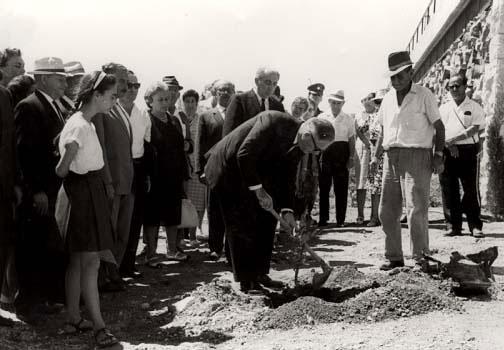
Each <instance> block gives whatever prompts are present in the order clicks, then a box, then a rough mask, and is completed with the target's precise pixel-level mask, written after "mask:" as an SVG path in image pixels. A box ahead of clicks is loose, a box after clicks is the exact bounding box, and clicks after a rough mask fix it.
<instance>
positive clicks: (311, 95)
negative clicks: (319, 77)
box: [308, 83, 325, 117]
mask: <svg viewBox="0 0 504 350" xmlns="http://www.w3.org/2000/svg"><path fill="white" fill-rule="evenodd" d="M324 90H325V86H324V84H322V83H315V84H311V85H310V86H308V100H309V101H310V103H311V104H312V106H313V108H314V109H315V110H314V112H313V116H314V117H316V116H318V115H319V114H321V113H322V111H321V110H320V108H319V105H320V102H321V101H322V97H323V96H324Z"/></svg>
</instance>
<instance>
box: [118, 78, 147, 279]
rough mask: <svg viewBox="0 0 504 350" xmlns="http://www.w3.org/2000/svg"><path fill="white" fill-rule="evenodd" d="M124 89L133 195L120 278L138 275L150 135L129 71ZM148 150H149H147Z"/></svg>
mask: <svg viewBox="0 0 504 350" xmlns="http://www.w3.org/2000/svg"><path fill="white" fill-rule="evenodd" d="M127 86H128V90H127V92H126V93H125V94H124V95H123V96H122V97H121V98H120V99H119V103H120V104H121V106H122V107H123V108H124V110H125V111H126V113H127V116H128V118H129V122H130V124H131V136H132V137H131V139H132V142H131V154H132V156H133V167H134V170H135V171H134V177H133V190H132V193H133V196H134V207H133V213H132V218H131V225H130V233H129V237H128V245H127V247H126V252H125V254H124V257H123V261H122V263H121V267H120V272H121V275H122V276H123V277H140V276H141V274H140V272H139V271H138V270H137V269H136V268H135V259H136V252H137V248H138V240H139V238H140V231H141V229H142V224H143V218H144V206H145V196H146V194H147V191H148V187H149V178H148V174H147V164H148V161H147V159H148V158H149V156H148V155H146V148H147V150H148V149H149V143H150V137H151V121H150V118H149V115H148V114H147V113H146V112H145V111H141V110H140V109H139V108H138V107H137V105H136V104H135V100H136V98H137V96H138V89H140V83H139V82H138V79H137V77H136V75H135V73H133V72H132V71H128V83H127ZM147 153H149V152H147Z"/></svg>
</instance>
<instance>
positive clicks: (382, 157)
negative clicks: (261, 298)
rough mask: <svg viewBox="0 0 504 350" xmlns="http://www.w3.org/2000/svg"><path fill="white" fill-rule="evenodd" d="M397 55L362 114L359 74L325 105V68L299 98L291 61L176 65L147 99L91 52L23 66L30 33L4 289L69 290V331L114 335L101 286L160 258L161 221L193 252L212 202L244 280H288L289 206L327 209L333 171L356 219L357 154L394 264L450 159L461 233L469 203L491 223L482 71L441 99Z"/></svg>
mask: <svg viewBox="0 0 504 350" xmlns="http://www.w3.org/2000/svg"><path fill="white" fill-rule="evenodd" d="M388 64H389V76H390V81H391V87H392V89H389V90H387V89H382V90H379V91H375V92H371V93H369V94H368V95H367V96H365V97H364V98H363V99H362V101H361V102H362V107H363V111H362V113H360V114H358V116H357V117H354V116H352V115H351V114H348V113H345V112H344V111H343V107H344V104H345V92H344V90H338V91H335V92H331V93H329V94H328V97H327V101H328V103H329V110H328V111H322V110H320V108H319V106H320V102H321V101H322V100H323V97H324V93H325V86H324V85H323V84H322V83H315V84H311V85H310V86H308V87H307V96H306V97H304V96H300V97H296V98H295V99H294V100H293V103H292V105H291V109H290V113H289V112H286V111H285V108H284V105H283V103H282V101H283V96H282V95H281V94H280V88H279V86H278V82H279V79H280V74H279V72H278V71H276V70H274V69H270V68H259V69H258V70H257V72H256V75H255V80H254V83H255V84H254V87H253V88H252V89H250V90H248V91H245V92H240V91H236V88H235V85H234V84H233V83H232V82H230V81H227V80H216V81H214V82H213V83H211V84H209V85H208V86H207V87H206V88H205V91H204V92H203V93H202V94H201V95H200V94H199V93H198V92H197V91H196V90H194V89H186V90H184V88H183V87H182V86H181V85H180V83H179V82H178V80H177V78H176V77H175V76H173V75H171V76H164V77H160V79H159V81H156V82H153V83H151V84H150V85H149V86H148V87H147V89H146V90H145V94H144V100H145V105H146V107H145V108H144V107H141V106H138V105H137V103H136V100H137V97H138V96H137V95H138V91H139V88H140V86H141V85H140V84H141V83H140V82H139V81H138V78H137V76H136V75H135V73H134V72H133V71H132V70H130V69H128V68H126V67H125V66H123V65H121V64H119V63H108V64H105V65H103V66H102V69H101V70H100V71H93V72H85V70H84V68H83V67H82V65H81V64H80V63H79V62H77V61H71V62H67V63H64V62H63V61H62V60H61V59H59V58H57V57H46V58H41V59H38V60H36V61H35V64H34V70H33V71H32V72H29V73H28V74H25V70H24V60H23V57H22V54H21V51H20V50H18V49H5V50H4V51H3V52H2V54H1V57H0V72H1V80H0V122H1V124H0V164H1V172H0V211H1V213H0V214H1V215H0V239H1V245H0V283H1V284H2V302H3V303H4V304H9V303H14V305H15V310H16V312H17V313H19V314H20V315H27V314H29V313H30V312H33V311H34V310H37V311H39V312H52V311H53V310H55V309H57V308H58V307H61V305H63V304H64V305H65V306H66V312H67V321H66V323H65V325H64V327H65V332H68V333H76V332H80V331H85V330H94V334H95V340H96V344H97V346H98V347H106V346H110V345H112V344H115V343H117V342H118V340H117V338H116V337H115V336H114V335H113V334H112V333H111V332H110V330H109V329H108V328H107V327H106V324H105V322H104V320H103V318H102V316H101V312H100V299H99V293H100V292H102V293H103V292H121V291H125V290H126V284H125V282H124V279H123V278H125V277H130V278H139V277H141V272H140V271H139V270H138V269H137V268H136V266H137V264H144V265H145V267H146V268H153V269H159V268H161V264H160V262H161V261H160V259H159V255H158V254H157V243H158V237H159V232H160V228H161V227H162V228H163V229H164V231H165V233H166V242H167V243H166V246H167V249H166V252H165V254H164V258H165V259H168V260H174V261H185V260H187V259H188V258H189V255H188V254H187V252H186V251H185V249H186V248H187V247H196V246H198V245H199V244H201V242H199V241H198V240H197V236H196V232H197V228H199V230H202V221H203V217H204V215H205V212H206V214H207V218H208V248H209V252H208V258H209V259H212V260H218V259H220V258H221V257H222V256H223V255H224V254H225V256H226V258H227V260H228V262H229V264H230V266H231V268H232V271H233V274H234V278H235V281H236V282H239V288H240V290H241V291H242V292H244V293H247V294H252V295H253V294H262V293H263V292H264V290H263V287H272V288H276V287H279V286H281V283H279V282H278V281H274V280H272V279H271V278H270V277H269V276H268V274H269V269H270V260H271V254H272V250H273V249H274V237H275V232H276V227H277V224H278V221H277V217H278V214H277V213H280V214H279V215H280V216H281V217H282V219H283V220H281V221H282V230H285V231H290V232H292V231H293V230H294V229H295V228H296V227H298V225H299V222H301V223H303V224H304V225H315V224H317V225H318V226H319V227H321V228H324V227H327V226H328V225H329V224H330V222H331V221H330V210H329V207H330V205H329V200H330V191H331V188H333V191H334V198H335V220H334V221H335V226H336V227H344V226H345V225H347V224H348V223H349V222H350V220H349V219H348V218H347V214H346V211H347V198H348V192H349V179H350V174H351V172H350V169H351V168H355V171H354V172H353V173H354V174H355V184H356V195H357V217H356V219H355V225H367V226H370V227H371V226H379V225H382V226H383V231H384V233H385V237H386V239H385V258H386V259H387V262H386V263H385V264H384V265H382V266H380V268H381V269H382V270H389V269H392V268H395V267H399V266H404V258H403V251H402V243H401V216H402V215H403V207H404V209H405V213H406V217H407V223H408V229H409V231H410V234H411V241H412V254H413V258H414V259H415V261H416V263H417V264H418V265H421V264H422V261H423V260H422V258H423V254H424V253H427V252H428V251H429V236H428V207H429V189H430V181H431V176H432V173H433V172H434V173H438V174H440V175H439V176H440V182H441V187H442V194H443V196H442V197H443V205H444V213H445V219H446V222H447V226H448V234H449V235H451V236H455V235H460V234H462V214H463V213H465V214H466V216H467V219H468V226H469V230H470V232H471V234H472V235H473V236H475V237H482V236H483V233H482V222H481V219H480V205H479V197H478V192H477V175H476V173H477V170H476V169H477V153H478V152H479V149H480V147H479V138H478V135H479V134H480V133H481V132H482V131H483V130H484V126H485V125H484V115H483V111H482V109H481V107H480V106H479V105H478V104H477V103H475V102H474V101H472V100H471V99H470V98H469V97H467V96H466V93H465V89H466V87H467V85H468V82H467V77H466V76H465V75H464V74H454V75H453V76H452V77H450V81H449V85H448V89H449V92H450V94H451V96H452V99H450V100H449V101H448V102H446V103H445V104H443V105H442V106H441V107H440V108H438V103H437V101H436V98H435V97H434V95H433V94H432V92H431V91H430V90H429V89H428V88H426V87H423V86H420V85H417V84H415V83H413V81H412V77H413V63H412V62H411V60H410V57H409V54H408V52H395V53H392V54H390V56H389V62H388ZM182 91H184V92H183V93H182V94H181V92H182ZM459 182H460V183H461V184H462V188H463V193H464V195H463V198H461V197H460V191H459ZM368 193H369V194H370V196H368ZM317 198H319V216H318V218H313V217H312V211H313V209H314V206H315V203H316V201H317ZM367 198H370V206H371V215H370V218H369V221H365V220H364V219H365V218H364V208H365V206H366V201H367ZM185 200H189V201H190V202H191V203H192V205H193V206H194V208H195V209H196V212H197V216H198V220H197V221H198V222H197V224H195V225H193V227H190V228H181V227H180V226H181V218H182V217H183V216H184V211H185V210H187V207H186V206H184V201H185ZM317 221H318V222H317ZM351 221H354V219H353V218H352V220H351ZM141 237H142V240H143V243H144V250H143V252H142V253H141V255H142V257H140V255H137V250H138V246H139V241H140V238H141ZM81 297H82V299H83V301H84V303H85V305H86V309H87V313H88V315H89V317H90V320H89V321H88V320H86V319H84V318H83V317H82V316H81V313H80V301H81Z"/></svg>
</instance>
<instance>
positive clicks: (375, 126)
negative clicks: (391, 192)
mask: <svg viewBox="0 0 504 350" xmlns="http://www.w3.org/2000/svg"><path fill="white" fill-rule="evenodd" d="M377 119H378V118H376V114H374V115H373V119H372V120H371V122H370V124H369V140H370V141H371V145H372V149H371V151H372V152H373V154H374V151H375V146H376V142H377V141H378V136H379V135H380V129H381V127H380V123H379V122H378V120H377ZM382 175H383V154H382V155H381V156H380V158H378V164H377V166H376V171H375V172H371V171H370V172H369V173H368V181H367V189H368V191H369V192H371V194H377V195H379V194H381V189H382Z"/></svg>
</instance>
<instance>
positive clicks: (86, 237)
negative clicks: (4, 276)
mask: <svg viewBox="0 0 504 350" xmlns="http://www.w3.org/2000/svg"><path fill="white" fill-rule="evenodd" d="M116 98H117V97H116V79H115V77H114V76H113V75H108V74H106V73H104V72H94V73H92V74H87V75H85V76H84V77H83V79H82V82H81V83H80V86H79V92H78V94H77V101H78V105H79V108H78V110H77V112H76V113H74V114H73V115H72V116H71V117H70V118H69V119H68V121H67V122H66V124H65V126H64V127H63V130H62V131H61V135H60V139H59V151H60V154H61V159H60V161H59V163H58V165H57V166H56V174H57V175H58V176H59V177H62V178H64V180H63V187H64V189H65V192H66V193H67V195H68V198H69V201H70V218H69V221H68V227H67V234H66V239H65V246H66V249H67V251H68V253H69V255H70V261H69V264H68V267H67V271H66V279H65V292H66V306H67V312H68V319H67V322H66V323H65V332H66V333H72V334H73V333H79V332H81V331H86V330H90V329H91V328H94V332H95V341H96V345H97V347H98V348H104V347H109V346H111V345H114V344H117V343H118V340H117V338H116V337H115V336H114V335H113V334H112V333H111V332H110V331H109V330H108V329H107V328H106V326H105V322H104V321H103V318H102V315H101V311H100V297H99V294H98V269H99V267H100V252H104V251H107V250H111V249H112V248H113V246H114V241H113V234H112V224H111V222H110V210H109V206H108V199H107V195H106V192H105V184H104V182H103V179H102V173H101V170H102V169H103V166H104V159H103V151H102V148H101V146H100V142H99V141H98V136H97V134H96V129H95V127H94V125H93V124H92V123H91V120H92V119H93V117H94V116H95V115H97V114H99V113H108V112H109V111H110V109H111V108H112V106H113V105H114V104H115V102H116ZM81 295H82V296H83V298H84V302H85V304H86V308H87V310H88V312H89V315H90V316H91V319H92V321H93V323H92V325H91V324H90V322H89V321H87V320H85V319H83V318H82V316H81V315H80V310H79V302H80V296H81Z"/></svg>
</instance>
